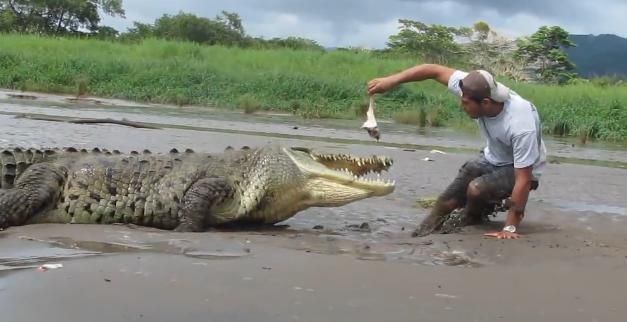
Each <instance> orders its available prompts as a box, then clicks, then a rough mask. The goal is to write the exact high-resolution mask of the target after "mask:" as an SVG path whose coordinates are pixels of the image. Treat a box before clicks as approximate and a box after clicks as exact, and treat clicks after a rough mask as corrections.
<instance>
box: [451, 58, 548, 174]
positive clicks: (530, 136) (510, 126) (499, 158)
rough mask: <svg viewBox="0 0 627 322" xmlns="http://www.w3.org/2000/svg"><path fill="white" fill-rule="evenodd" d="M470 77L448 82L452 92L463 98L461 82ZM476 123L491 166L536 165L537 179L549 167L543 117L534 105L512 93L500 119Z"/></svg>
mask: <svg viewBox="0 0 627 322" xmlns="http://www.w3.org/2000/svg"><path fill="white" fill-rule="evenodd" d="M467 74H468V73H466V72H463V71H459V70H458V71H455V72H454V73H453V75H451V78H450V79H449V81H448V89H449V91H450V92H452V93H453V94H455V95H457V96H461V95H462V92H461V89H460V88H459V80H460V79H463V78H464V77H465V76H466V75H467ZM476 121H477V124H479V127H480V129H481V133H482V134H483V136H484V137H485V138H486V139H487V142H486V147H485V148H484V149H483V152H484V155H485V158H486V160H487V161H488V162H490V163H491V164H494V165H497V166H503V165H511V164H513V165H514V167H515V168H524V167H527V166H530V165H533V176H534V177H535V178H536V179H538V180H539V179H540V176H541V175H542V170H543V168H544V165H545V164H546V147H545V145H544V140H543V139H542V128H541V125H540V116H539V115H538V111H537V110H536V107H535V106H534V105H533V104H532V103H531V102H529V101H527V100H525V99H524V98H522V97H521V96H520V95H518V94H517V93H516V92H514V91H512V90H510V98H509V99H508V100H507V101H505V105H504V107H503V111H502V112H501V113H499V115H497V116H495V117H479V118H477V120H476Z"/></svg>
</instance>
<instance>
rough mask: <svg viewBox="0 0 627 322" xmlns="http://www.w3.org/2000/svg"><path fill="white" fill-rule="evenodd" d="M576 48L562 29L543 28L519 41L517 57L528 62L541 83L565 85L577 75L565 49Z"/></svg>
mask: <svg viewBox="0 0 627 322" xmlns="http://www.w3.org/2000/svg"><path fill="white" fill-rule="evenodd" d="M575 46H576V44H575V43H574V42H572V41H571V40H570V39H569V38H568V32H566V31H565V30H564V29H562V28H561V27H559V26H551V27H549V26H542V27H540V28H539V29H538V31H536V32H535V33H534V34H532V35H531V36H529V37H524V38H520V39H519V41H518V48H517V49H516V51H515V56H516V57H518V58H520V59H522V60H523V61H524V62H526V63H527V64H528V65H529V66H530V68H531V70H532V71H533V72H534V73H535V74H536V75H537V77H538V78H539V79H540V80H541V81H544V82H552V83H565V82H567V81H568V80H570V79H572V78H573V77H575V76H576V73H575V64H574V63H573V62H571V61H570V60H569V58H568V56H567V55H566V53H565V52H564V51H563V49H565V48H569V47H575Z"/></svg>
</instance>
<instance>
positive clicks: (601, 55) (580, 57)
mask: <svg viewBox="0 0 627 322" xmlns="http://www.w3.org/2000/svg"><path fill="white" fill-rule="evenodd" d="M570 39H571V40H572V41H573V42H574V43H576V44H577V47H574V48H569V49H567V50H566V54H568V56H569V57H570V59H571V60H572V61H573V62H574V63H575V65H577V72H578V73H579V75H580V76H581V77H585V78H590V77H595V76H604V75H607V76H619V77H621V78H624V79H627V39H626V38H622V37H619V36H616V35H608V34H602V35H598V36H594V35H570Z"/></svg>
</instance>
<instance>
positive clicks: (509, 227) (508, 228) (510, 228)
mask: <svg viewBox="0 0 627 322" xmlns="http://www.w3.org/2000/svg"><path fill="white" fill-rule="evenodd" d="M503 231H507V232H510V233H515V232H516V226H514V225H507V226H505V227H503Z"/></svg>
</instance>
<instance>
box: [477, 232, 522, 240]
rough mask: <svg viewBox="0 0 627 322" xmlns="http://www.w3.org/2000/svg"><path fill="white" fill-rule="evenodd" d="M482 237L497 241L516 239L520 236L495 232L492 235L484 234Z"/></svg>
mask: <svg viewBox="0 0 627 322" xmlns="http://www.w3.org/2000/svg"><path fill="white" fill-rule="evenodd" d="M483 236H488V237H496V238H497V239H518V238H519V237H520V234H518V233H510V232H509V231H496V232H493V233H486V234H483Z"/></svg>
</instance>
